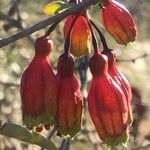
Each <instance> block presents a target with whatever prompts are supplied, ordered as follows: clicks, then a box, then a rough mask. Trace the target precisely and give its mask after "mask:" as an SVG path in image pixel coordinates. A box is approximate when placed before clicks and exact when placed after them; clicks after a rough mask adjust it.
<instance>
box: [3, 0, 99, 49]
mask: <svg viewBox="0 0 150 150" xmlns="http://www.w3.org/2000/svg"><path fill="white" fill-rule="evenodd" d="M97 2H100V0H85V1H83V2H81V3H79V4H78V5H73V6H71V7H70V8H69V9H67V10H65V11H63V12H62V13H59V14H57V15H55V16H52V17H49V18H48V19H46V20H43V21H41V22H39V23H37V24H35V25H33V26H31V27H29V28H27V29H24V30H22V31H21V32H19V33H16V34H14V35H12V36H10V37H8V38H6V39H3V40H0V47H4V46H6V45H8V44H10V43H13V42H15V41H17V40H19V39H21V38H23V37H25V36H28V35H30V34H32V33H34V32H36V31H38V30H40V29H42V28H45V27H47V26H48V25H51V24H53V23H55V22H56V21H57V22H58V21H61V20H63V19H64V18H66V17H67V16H69V15H70V14H73V13H77V12H80V11H81V10H82V11H83V10H84V9H87V8H88V7H89V6H91V5H94V4H96V3H97Z"/></svg>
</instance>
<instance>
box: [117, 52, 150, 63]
mask: <svg viewBox="0 0 150 150" xmlns="http://www.w3.org/2000/svg"><path fill="white" fill-rule="evenodd" d="M148 56H150V54H143V55H141V56H137V57H135V58H131V59H117V62H132V63H135V62H136V61H137V60H138V59H142V58H146V57H148Z"/></svg>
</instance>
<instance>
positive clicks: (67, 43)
mask: <svg viewBox="0 0 150 150" xmlns="http://www.w3.org/2000/svg"><path fill="white" fill-rule="evenodd" d="M77 18H78V15H76V16H75V18H74V19H73V21H72V24H71V26H70V28H69V31H68V34H67V37H66V40H65V44H64V50H65V54H67V55H68V53H69V50H70V40H71V32H72V28H73V26H74V24H75V21H76V20H77Z"/></svg>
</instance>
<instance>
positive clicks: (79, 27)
mask: <svg viewBox="0 0 150 150" xmlns="http://www.w3.org/2000/svg"><path fill="white" fill-rule="evenodd" d="M75 16H76V15H71V16H69V17H68V18H67V20H66V22H65V25H64V37H65V39H66V38H67V35H68V32H69V30H70V28H71V26H72V22H73V20H74V18H75ZM70 38H71V39H70V40H71V45H70V53H71V54H73V55H74V56H76V57H81V56H83V55H87V54H89V51H90V46H91V45H90V41H91V32H90V28H89V25H88V21H87V15H86V14H85V13H84V14H81V15H79V16H78V18H77V19H76V21H75V23H74V24H73V27H72V32H71V37H70Z"/></svg>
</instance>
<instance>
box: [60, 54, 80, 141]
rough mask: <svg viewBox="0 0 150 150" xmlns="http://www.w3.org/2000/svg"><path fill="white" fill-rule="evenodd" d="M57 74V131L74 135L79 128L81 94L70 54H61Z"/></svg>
mask: <svg viewBox="0 0 150 150" xmlns="http://www.w3.org/2000/svg"><path fill="white" fill-rule="evenodd" d="M57 69H58V74H57V80H58V97H57V98H58V99H57V100H58V110H57V126H58V132H59V133H61V134H63V135H64V136H69V137H71V138H72V137H74V136H75V135H76V134H77V133H78V132H79V131H80V129H81V117H82V95H81V92H80V85H79V82H78V80H77V78H76V77H75V75H74V62H73V58H72V56H71V55H67V54H63V55H61V56H60V58H59V62H58V65H57Z"/></svg>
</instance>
